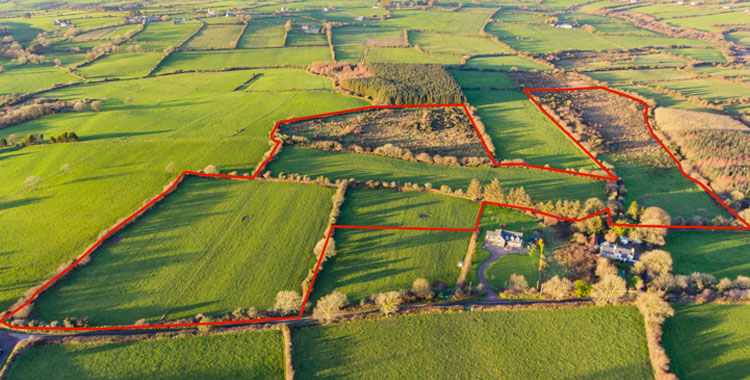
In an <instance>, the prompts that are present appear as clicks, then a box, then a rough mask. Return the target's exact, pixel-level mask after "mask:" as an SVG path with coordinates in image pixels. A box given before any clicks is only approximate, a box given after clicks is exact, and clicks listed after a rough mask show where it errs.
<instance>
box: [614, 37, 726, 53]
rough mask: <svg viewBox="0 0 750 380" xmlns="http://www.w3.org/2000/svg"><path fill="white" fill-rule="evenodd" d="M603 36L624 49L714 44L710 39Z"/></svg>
mask: <svg viewBox="0 0 750 380" xmlns="http://www.w3.org/2000/svg"><path fill="white" fill-rule="evenodd" d="M601 38H603V39H605V40H607V41H609V42H611V43H613V44H615V45H617V46H618V47H619V48H620V49H622V50H629V49H636V48H644V47H671V46H688V47H700V46H713V45H712V43H711V42H709V41H702V40H692V39H688V38H670V37H648V36H615V35H606V36H602V37H601Z"/></svg>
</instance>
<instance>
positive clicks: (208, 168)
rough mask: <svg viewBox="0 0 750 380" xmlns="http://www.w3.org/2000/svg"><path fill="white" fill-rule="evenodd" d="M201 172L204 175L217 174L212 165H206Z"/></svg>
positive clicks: (217, 171)
mask: <svg viewBox="0 0 750 380" xmlns="http://www.w3.org/2000/svg"><path fill="white" fill-rule="evenodd" d="M203 172H204V173H206V174H219V169H216V166H214V165H208V166H206V167H205V168H204V169H203Z"/></svg>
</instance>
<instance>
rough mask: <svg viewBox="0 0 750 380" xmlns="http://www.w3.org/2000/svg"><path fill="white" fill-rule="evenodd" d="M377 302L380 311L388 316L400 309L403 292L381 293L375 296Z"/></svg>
mask: <svg viewBox="0 0 750 380" xmlns="http://www.w3.org/2000/svg"><path fill="white" fill-rule="evenodd" d="M375 303H376V304H377V305H378V306H380V311H381V312H383V314H385V316H386V317H387V316H389V315H391V314H393V313H395V312H397V311H398V307H399V306H400V305H401V294H399V292H387V293H380V294H378V295H377V296H375Z"/></svg>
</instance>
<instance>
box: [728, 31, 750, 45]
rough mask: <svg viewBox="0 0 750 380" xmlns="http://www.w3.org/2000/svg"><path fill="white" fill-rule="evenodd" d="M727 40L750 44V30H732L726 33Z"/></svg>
mask: <svg viewBox="0 0 750 380" xmlns="http://www.w3.org/2000/svg"><path fill="white" fill-rule="evenodd" d="M724 36H725V38H726V39H727V41H732V42H734V43H736V44H739V45H745V46H750V32H731V33H726V34H725V35H724Z"/></svg>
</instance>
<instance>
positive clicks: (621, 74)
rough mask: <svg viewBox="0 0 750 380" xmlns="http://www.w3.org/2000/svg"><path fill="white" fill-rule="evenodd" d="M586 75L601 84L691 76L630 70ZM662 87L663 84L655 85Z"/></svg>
mask: <svg viewBox="0 0 750 380" xmlns="http://www.w3.org/2000/svg"><path fill="white" fill-rule="evenodd" d="M586 75H588V76H590V77H592V78H594V79H596V80H600V81H603V82H610V83H616V82H629V81H634V82H647V81H648V80H654V79H656V80H665V79H685V78H690V77H691V76H692V75H690V74H688V73H685V72H682V71H678V70H674V69H631V70H613V71H596V72H589V73H586ZM656 85H662V86H664V83H663V82H658V83H655V84H654V86H656Z"/></svg>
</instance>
